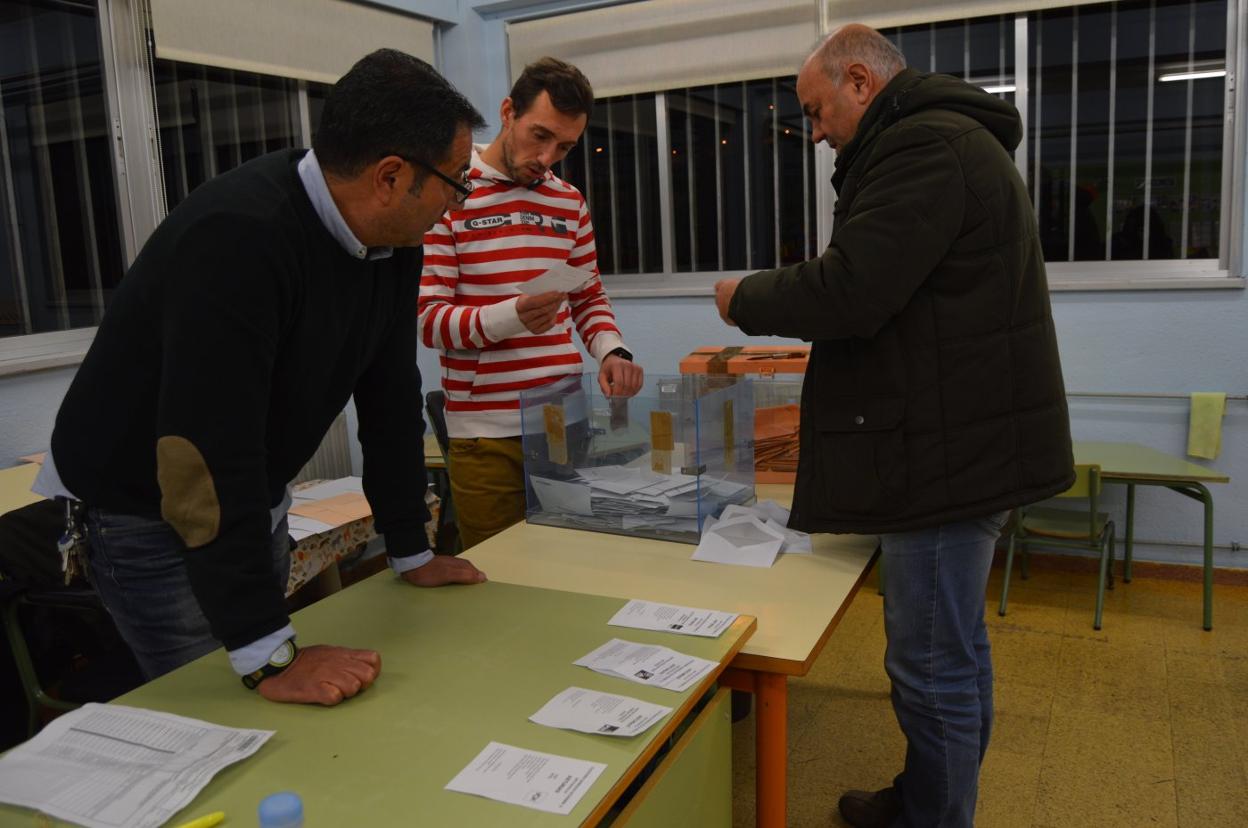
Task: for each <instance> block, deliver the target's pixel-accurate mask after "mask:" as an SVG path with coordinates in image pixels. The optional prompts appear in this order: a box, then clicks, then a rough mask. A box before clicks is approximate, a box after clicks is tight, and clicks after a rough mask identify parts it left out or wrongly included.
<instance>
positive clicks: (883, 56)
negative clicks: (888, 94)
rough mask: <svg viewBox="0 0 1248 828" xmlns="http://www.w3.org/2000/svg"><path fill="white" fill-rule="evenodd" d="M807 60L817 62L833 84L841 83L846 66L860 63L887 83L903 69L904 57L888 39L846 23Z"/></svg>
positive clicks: (882, 81)
mask: <svg viewBox="0 0 1248 828" xmlns="http://www.w3.org/2000/svg"><path fill="white" fill-rule="evenodd" d="M808 60H813V61H817V62H818V63H819V65H820V67H821V68H822V69H823V71H824V74H826V75H827V76H828V77H829V78H830V79H831V80H832V81H833V82H834V83H840V82H841V79H842V76H843V75H844V73H845V67H846V66H848V65H850V64H851V63H861V64H862V65H864V66H866V67H867V68H868V69H870V70H871V74H873V75H875V76H876V78H878V79H879V80H880V82H881V83H888V82H889V81H890V80H892V79H893V77H895V76H896V75H897V73H898V72H900V71H901V70H902V69H905V68H906V56H905V55H903V54H902V53H901V50H900V49H898V48H897V47H896V46H895V45H894V44H893V42H892V41H891V40H889V39H888V38H886V37H884V35H882V34H880V33H879V32H877V31H876V30H875V29H872V28H869V27H867V26H864V25H862V24H861V23H849V24H847V25H845V26H842V27H840V28H839V29H837V30H836V31H834V32H832V33H831V34H830V35H828V36H827V37H825V38H824V39H823V40H822V41H820V43H819V45H818V46H816V47H815V49H814V51H813V52H811V55H810V58H808Z"/></svg>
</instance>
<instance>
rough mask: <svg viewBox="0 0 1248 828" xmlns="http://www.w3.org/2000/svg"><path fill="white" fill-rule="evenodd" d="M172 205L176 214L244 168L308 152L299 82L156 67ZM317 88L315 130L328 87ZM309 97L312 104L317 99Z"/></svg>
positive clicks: (185, 66)
mask: <svg viewBox="0 0 1248 828" xmlns="http://www.w3.org/2000/svg"><path fill="white" fill-rule="evenodd" d="M155 71H156V112H157V115H158V117H159V120H160V150H161V163H162V165H163V168H164V179H165V198H166V201H167V203H168V206H169V209H170V210H172V209H173V208H174V206H175V205H177V204H178V202H180V201H181V200H182V199H183V198H185V197H186V195H187V193H189V192H190V191H191V190H193V189H195V188H196V187H198V186H199V185H200V184H202V183H203V182H205V181H207V180H208V179H210V178H212V177H213V176H215V175H217V174H218V173H223V172H225V171H226V170H229V169H233V168H234V167H237V166H238V165H240V164H242V163H243V162H245V161H250V160H251V159H252V158H255V157H257V156H260V155H263V154H265V153H266V152H274V151H276V150H279V149H289V148H292V147H301V146H304V145H305V141H304V139H303V136H302V129H301V126H300V117H299V82H298V81H294V80H288V79H286V78H277V77H272V76H270V75H257V74H253V73H250V72H236V71H233V70H230V69H215V68H212V67H207V66H198V65H195V64H189V63H175V62H174V61H169V60H157V61H156V70H155ZM308 86H309V87H316V93H315V94H316V96H317V97H316V100H317V103H318V106H316V108H315V111H314V113H313V117H312V118H311V121H312V123H316V122H318V121H319V120H320V108H321V105H323V103H324V91H323V90H327V89H328V88H329V87H328V86H325V85H324V84H313V83H309V84H308ZM313 96H314V93H313V90H312V89H309V90H308V102H309V106H310V108H311V103H312V101H313V99H314V97H313Z"/></svg>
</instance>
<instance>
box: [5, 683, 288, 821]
mask: <svg viewBox="0 0 1248 828" xmlns="http://www.w3.org/2000/svg"><path fill="white" fill-rule="evenodd" d="M273 733H274V731H272V730H244V729H239V728H233V727H219V726H217V725H214V724H210V723H208V722H201V721H199V720H197V719H188V718H185V717H183V716H174V715H173V714H171V713H158V712H155V711H152V710H141V709H139V708H136V707H125V706H123V705H117V704H109V705H103V704H87V705H84V706H83V707H80V708H79V709H77V710H74V711H72V712H70V713H66V714H65V715H64V716H61V717H59V718H57V719H54V720H53V721H52V722H51V723H50V724H48V726H47V727H45V728H44V729H43V730H42V731H41V732H40V733H39V735H38V736H36V737H35V738H33V739H31V740H30V741H29V742H26V743H25V744H22V745H18V746H17V747H16V748H14V749H13V750H11V751H10V752H9V753H8V754H7V755H6V756H4V758H2V759H0V801H3V802H8V803H11V804H13V805H21V806H24V807H27V808H34V809H35V810H37V811H42V812H43V813H45V814H51V815H52V816H55V817H58V818H60V819H64V820H68V821H70V822H74V823H77V824H78V825H85V826H88V828H118V826H126V828H155V826H158V825H163V824H164V823H165V822H167V821H168V820H169V818H170V817H172V816H173V815H174V814H175V813H177V812H178V811H180V810H181V809H182V808H184V807H186V806H187V805H188V804H189V803H190V802H191V800H192V799H194V798H195V797H196V795H197V794H199V792H200V791H201V790H203V788H204V786H205V785H207V784H208V782H209V780H211V779H212V777H213V776H215V775H216V774H217V772H218V771H220V770H221V769H222V768H224V767H226V766H228V765H232V764H233V763H235V762H237V761H239V760H241V759H246V758H247V757H248V756H251V755H252V754H253V753H255V752H256V751H257V750H259V749H260V746H261V745H263V744H264V743H265V742H266V741H268V739H269V737H270V736H272V735H273Z"/></svg>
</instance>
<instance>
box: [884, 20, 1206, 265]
mask: <svg viewBox="0 0 1248 828" xmlns="http://www.w3.org/2000/svg"><path fill="white" fill-rule="evenodd" d="M1226 15H1227V4H1226V0H1154V2H1149V1H1148V0H1136V2H1127V3H1107V4H1104V5H1085V6H1078V7H1074V8H1065V9H1054V10H1046V11H1036V12H1031V13H1029V14H1027V15H1025V16H1018V17H1015V16H1012V15H999V16H996V17H990V18H978V19H973V20H960V21H951V22H947V23H937V24H931V25H920V26H907V27H904V28H895V29H887V30H884V33H885V34H886V35H887V36H888V37H889V38H890V39H891V40H892V41H893V42H894V43H896V44H897V45H898V46H899V47H900V48H901V50H902V51H903V53H904V54H905V55H906V60H907V63H908V64H909V65H910V66H912V67H915V68H918V69H925V70H929V71H934V72H944V73H947V74H952V75H957V76H959V77H962V78H964V79H966V80H968V81H969V82H971V83H975V84H978V85H980V86H983V87H984V88H985V89H987V90H988V91H991V92H994V93H996V94H998V95H999V96H1001V97H1004V98H1006V99H1007V100H1010V101H1011V103H1013V102H1014V98H1015V95H1016V86H1017V83H1016V79H1015V55H1014V43H1015V30H1016V26H1017V24H1018V23H1020V22H1021V23H1022V25H1023V26H1024V27H1025V31H1026V38H1027V40H1026V42H1027V55H1026V56H1025V57H1026V60H1027V66H1028V72H1027V77H1026V78H1025V79H1023V80H1024V82H1025V83H1026V85H1027V91H1028V93H1029V94H1028V96H1027V112H1026V120H1027V135H1026V146H1024V147H1023V148H1022V151H1021V153H1020V155H1021V156H1022V157H1025V158H1027V163H1026V170H1025V175H1026V178H1027V183H1028V186H1029V188H1030V189H1031V193H1032V198H1033V204H1034V207H1035V211H1036V218H1037V221H1038V223H1039V227H1040V236H1041V241H1042V243H1043V247H1044V255H1045V260H1046V261H1048V262H1050V263H1058V262H1062V263H1065V262H1095V261H1100V262H1108V261H1119V262H1121V261H1136V262H1138V261H1141V260H1174V259H1203V260H1209V261H1210V268H1209V269H1214V268H1216V267H1217V266H1218V262H1219V260H1220V257H1221V256H1222V253H1223V251H1222V243H1221V238H1222V220H1221V211H1222V201H1223V199H1222V195H1223V193H1222V191H1223V163H1224V162H1223V159H1224V120H1223V113H1224V100H1225V94H1226V90H1225V77H1224V76H1225V73H1226V48H1227V31H1226Z"/></svg>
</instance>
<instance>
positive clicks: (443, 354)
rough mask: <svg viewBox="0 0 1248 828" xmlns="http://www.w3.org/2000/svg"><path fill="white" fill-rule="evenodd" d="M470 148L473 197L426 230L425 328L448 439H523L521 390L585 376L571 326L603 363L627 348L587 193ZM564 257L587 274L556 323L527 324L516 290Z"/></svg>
mask: <svg viewBox="0 0 1248 828" xmlns="http://www.w3.org/2000/svg"><path fill="white" fill-rule="evenodd" d="M481 149H483V147H476V148H475V149H474V151H473V155H472V169H471V172H470V173H469V175H470V177H471V178H472V179H474V185H475V186H474V188H473V191H472V195H471V196H469V197H468V200H467V201H466V202H465V203H464V204H463V205H462V206H461V207H460V208H459V209H457V210H452V211H451V212H448V213H447V214H446V215H444V216H443V217H442V219H441V220H440V221H439V222H438V223H437V224H435V225H434V226H433V228H432V229H431V230H430V231H429V232H428V233H427V234H426V235H425V245H424V270H423V272H422V274H421V281H420V304H419V313H420V336H421V341H422V342H423V344H424V345H425V346H426V347H429V348H437V349H438V350H439V353H440V358H441V366H442V388H443V390H444V391H445V392H446V425H447V432H448V433H449V434H450V436H451V437H513V436H516V435H519V434H520V432H521V427H520V410H519V407H520V392H521V391H523V390H525V389H529V388H536V387H538V386H542V385H546V384H548V383H553V382H557V381H558V380H559V379H561V378H563V377H566V376H568V375H569V374H579V373H581V371H582V368H581V355H580V352H579V351H578V350H577V347H576V344H575V343H574V342H573V341H572V328H573V326H575V328H576V332H577V334H578V335H579V336H580V338H581V340H582V341H583V342H584V343H585V347H586V350H588V351H589V353H590V355H591V356H592V357H593V358H594V359H595V360H597V361H599V362H601V361H602V359H603V358H604V357H605V356H606V355H607V354H608V353H610V352H611V351H612V350H614V349H615V348H618V347H621V346H623V344H624V343H623V341H622V339H621V337H620V330H619V328H618V327H617V326H616V323H615V314H614V313H613V311H612V310H611V303H610V301H609V300H608V299H607V294H606V292H605V291H604V290H603V287H602V281H601V280H600V279H599V277H598V260H597V255H596V253H595V250H594V228H593V224H592V223H591V221H590V217H589V208H588V207H587V206H586V204H585V199H584V197H583V196H582V195H581V193H580V191H578V190H577V189H576V188H575V187H573V186H572V185H571V184H569V183H567V182H566V181H563V180H562V179H560V178H558V177H557V176H555V175H554V174H553V173H550V172H547V173H546V176H545V177H544V178H543V179H541V180H540V181H539V182H538V183H537V184H536V185H534V186H531V187H525V186H522V185H520V184H517V183H515V182H514V181H511V180H510V179H509V178H507V177H506V176H505V175H504V174H503V173H501V172H499V171H498V170H495V169H494V168H493V167H491V166H489V165H488V164H486V163H484V162H483V161H482V160H481V156H480V150H481ZM558 264H567V265H569V266H571V267H576V268H581V269H583V270H585V271H586V272H587V274H592V277H591V278H590V279H589V280H588V281H587V282H586V283H585V284H584V285H583V286H582V287H581V288H579V289H578V290H576V291H574V292H572V293H570V294H568V301H567V303H565V305H564V307H563V308H561V309H560V311H559V314H558V317H557V319H556V322H555V325H554V327H552V328H551V329H550V330H548V331H546V332H545V333H542V334H538V335H535V334H532V333H530V332H529V331H528V329H527V328H525V326H524V323H523V322H521V321H520V317H519V314H518V313H517V311H516V302H517V301H518V299H519V298H520V296H521V294H520V291H519V286H520V285H522V284H523V283H524V282H526V281H528V280H529V279H533V278H535V277H537V276H540V275H541V274H542V273H545V272H546V271H547V270H549V269H550V268H552V267H554V266H555V265H558Z"/></svg>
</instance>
